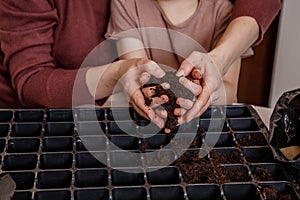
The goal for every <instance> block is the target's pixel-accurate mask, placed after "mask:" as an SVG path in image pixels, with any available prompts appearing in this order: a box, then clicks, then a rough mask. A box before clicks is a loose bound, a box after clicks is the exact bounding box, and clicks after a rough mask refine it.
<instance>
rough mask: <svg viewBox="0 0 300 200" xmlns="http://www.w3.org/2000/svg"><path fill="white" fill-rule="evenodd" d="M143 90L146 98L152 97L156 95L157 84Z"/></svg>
mask: <svg viewBox="0 0 300 200" xmlns="http://www.w3.org/2000/svg"><path fill="white" fill-rule="evenodd" d="M142 92H143V94H144V96H145V97H146V98H151V97H152V96H153V95H155V86H151V87H145V88H142Z"/></svg>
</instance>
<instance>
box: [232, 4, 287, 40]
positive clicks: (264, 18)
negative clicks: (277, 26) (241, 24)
mask: <svg viewBox="0 0 300 200" xmlns="http://www.w3.org/2000/svg"><path fill="white" fill-rule="evenodd" d="M280 8H281V1H280V0H235V3H234V8H233V13H232V16H231V20H233V19H235V18H237V17H241V16H250V17H253V18H254V19H255V20H256V21H257V23H258V25H259V28H260V36H259V39H258V40H257V41H256V43H255V44H259V43H260V42H261V41H262V40H263V36H264V34H265V32H266V31H267V29H268V27H269V26H270V24H271V22H272V21H273V20H274V18H275V17H276V15H277V14H278V12H279V10H280Z"/></svg>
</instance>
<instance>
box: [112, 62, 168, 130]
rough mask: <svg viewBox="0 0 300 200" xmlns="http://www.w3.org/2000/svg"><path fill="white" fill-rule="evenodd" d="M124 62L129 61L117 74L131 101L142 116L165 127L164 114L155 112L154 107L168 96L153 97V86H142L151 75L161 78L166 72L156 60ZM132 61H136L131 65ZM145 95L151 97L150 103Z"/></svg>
mask: <svg viewBox="0 0 300 200" xmlns="http://www.w3.org/2000/svg"><path fill="white" fill-rule="evenodd" d="M123 62H129V63H126V64H125V67H124V66H123V67H122V68H120V70H119V75H118V76H117V77H119V78H117V79H118V80H119V81H120V83H121V84H122V86H123V89H124V91H125V93H126V94H127V96H128V97H129V102H130V103H131V104H132V106H133V107H134V109H135V110H136V111H137V112H138V113H139V114H140V115H141V116H143V117H145V118H147V119H149V120H151V121H152V122H153V123H155V124H156V125H158V126H159V127H160V128H163V127H164V120H163V116H162V115H161V114H160V113H157V112H155V111H154V108H155V107H157V106H158V105H161V104H163V103H165V102H167V101H168V97H167V96H165V95H164V96H160V97H154V98H152V95H153V94H152V92H153V88H152V89H151V88H144V89H143V90H141V86H142V85H143V84H145V83H146V82H147V81H148V80H149V78H150V76H151V75H152V76H155V77H156V78H161V77H163V76H164V75H165V72H164V71H163V70H162V69H161V68H160V67H159V66H158V65H157V64H156V63H155V62H153V61H150V60H146V59H137V60H136V59H133V60H128V61H123ZM130 62H135V63H134V64H131V65H130ZM144 97H146V98H151V104H150V105H146V103H145V98H144Z"/></svg>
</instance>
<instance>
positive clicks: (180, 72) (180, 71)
mask: <svg viewBox="0 0 300 200" xmlns="http://www.w3.org/2000/svg"><path fill="white" fill-rule="evenodd" d="M183 75H184V71H183V70H179V71H178V72H177V73H176V76H178V77H180V76H183Z"/></svg>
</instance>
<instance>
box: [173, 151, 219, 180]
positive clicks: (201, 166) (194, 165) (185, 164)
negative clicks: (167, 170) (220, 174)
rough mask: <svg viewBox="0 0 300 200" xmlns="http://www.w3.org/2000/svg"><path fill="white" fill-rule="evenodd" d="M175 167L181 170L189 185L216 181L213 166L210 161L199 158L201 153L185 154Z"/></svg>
mask: <svg viewBox="0 0 300 200" xmlns="http://www.w3.org/2000/svg"><path fill="white" fill-rule="evenodd" d="M173 165H175V166H177V167H178V168H179V169H180V171H181V173H182V177H183V180H184V182H186V183H187V184H193V183H214V182H215V181H216V173H215V172H214V167H213V165H212V164H211V163H210V161H209V160H208V159H206V158H199V151H192V152H185V153H184V154H183V155H182V156H181V157H180V158H179V159H177V160H176V161H175V163H174V164H173Z"/></svg>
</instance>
